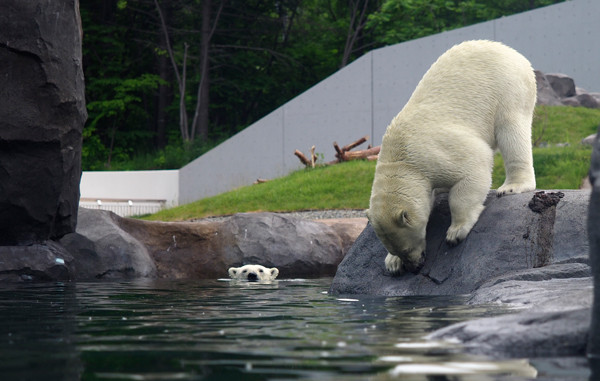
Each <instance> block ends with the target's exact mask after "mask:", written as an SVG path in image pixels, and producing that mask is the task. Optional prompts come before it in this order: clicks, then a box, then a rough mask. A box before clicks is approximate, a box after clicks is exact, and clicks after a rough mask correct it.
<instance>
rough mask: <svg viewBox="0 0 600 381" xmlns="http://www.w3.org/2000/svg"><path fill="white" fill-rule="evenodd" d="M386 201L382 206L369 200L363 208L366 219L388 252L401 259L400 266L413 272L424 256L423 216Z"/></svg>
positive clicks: (421, 262) (424, 229) (424, 225)
mask: <svg viewBox="0 0 600 381" xmlns="http://www.w3.org/2000/svg"><path fill="white" fill-rule="evenodd" d="M386 204H387V203H386ZM387 205H388V207H384V206H383V205H378V204H377V203H376V202H375V203H374V202H373V200H371V208H370V209H369V210H368V211H367V217H368V218H369V222H370V223H371V225H372V226H373V230H374V231H375V234H376V235H377V238H379V240H380V241H381V243H382V244H383V246H384V247H385V248H386V249H387V250H388V252H389V253H390V254H391V255H395V256H397V257H399V258H400V259H401V260H402V263H403V265H404V269H406V270H407V271H410V272H414V273H416V272H418V271H419V270H420V269H421V267H422V266H423V262H424V258H425V256H424V252H425V234H426V228H427V220H425V221H423V219H422V218H419V216H418V215H417V214H416V213H415V214H412V213H410V212H408V211H406V210H398V209H395V208H393V207H390V206H389V205H392V204H387ZM388 270H390V269H388ZM400 272H401V270H400ZM396 273H399V272H396Z"/></svg>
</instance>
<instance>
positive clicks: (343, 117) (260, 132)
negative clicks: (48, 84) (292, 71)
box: [81, 0, 600, 207]
mask: <svg viewBox="0 0 600 381" xmlns="http://www.w3.org/2000/svg"><path fill="white" fill-rule="evenodd" d="M598 15H600V1H598V0H572V1H567V2H563V3H559V4H555V5H552V6H548V7H544V8H539V9H535V10H533V11H529V12H524V13H521V14H517V15H513V16H509V17H502V18H500V19H496V20H492V21H488V22H484V23H481V24H476V25H472V26H468V27H465V28H461V29H456V30H452V31H449V32H444V33H440V34H437V35H433V36H429V37H424V38H420V39H418V40H413V41H408V42H405V43H401V44H397V45H392V46H388V47H385V48H381V49H377V50H374V51H372V52H369V53H367V54H365V55H364V56H362V57H361V58H359V59H358V60H356V61H354V62H353V63H351V64H350V65H348V66H346V67H345V68H343V69H342V70H340V71H338V72H337V73H335V74H333V75H332V76H330V77H329V78H327V79H325V80H323V81H322V82H320V83H318V84H317V85H315V86H314V87H312V88H311V89H309V90H307V91H306V92H304V93H303V94H300V95H299V96H297V97H296V98H294V99H292V100H291V101H289V102H288V103H286V104H285V105H283V106H281V107H279V108H278V109H276V110H274V111H273V112H271V113H270V114H268V115H266V116H265V117H264V118H262V119H260V120H259V121H257V122H256V123H254V124H252V125H251V126H249V127H247V128H246V129H244V130H243V131H241V132H240V133H238V134H237V135H235V136H233V137H232V138H230V139H228V140H227V141H225V142H223V143H222V144H221V145H219V146H218V147H216V148H214V149H213V150H211V151H209V152H207V153H206V154H204V155H202V156H200V157H199V158H197V159H196V160H194V161H193V162H191V163H189V164H188V165H186V166H185V167H183V168H181V169H180V170H179V171H156V172H154V173H156V175H151V174H147V175H148V177H144V176H141V177H144V179H145V180H144V181H143V182H141V181H138V180H133V179H134V178H136V179H137V175H134V173H135V172H125V173H126V175H125V177H131V179H132V181H124V180H123V176H122V175H120V174H119V173H118V172H103V173H106V174H107V175H105V177H103V180H101V181H98V182H95V185H94V186H93V188H94V192H93V195H92V194H91V193H89V192H88V190H89V189H90V186H88V182H89V181H92V178H93V177H96V176H100V175H96V174H94V175H93V176H92V175H89V174H90V172H84V174H83V178H82V191H81V195H82V197H84V198H90V199H102V198H103V197H104V198H114V199H121V200H129V199H146V200H153V199H154V200H166V201H165V206H166V207H170V206H173V205H178V204H179V203H182V204H183V203H188V202H192V201H195V200H198V199H201V198H204V197H209V196H213V195H216V194H219V193H222V192H225V191H229V190H231V189H233V188H236V187H240V186H243V185H249V184H252V183H253V182H254V181H255V180H256V179H257V178H267V179H268V178H273V177H278V176H282V175H285V174H287V173H289V172H290V171H292V170H295V169H298V168H300V167H301V165H300V164H299V161H298V160H297V158H296V157H295V156H294V155H293V153H294V150H295V149H300V150H301V151H307V150H308V149H309V148H310V147H311V146H312V145H313V144H316V146H317V147H316V148H317V149H316V151H317V152H318V153H323V154H324V156H325V161H328V160H331V159H332V158H333V155H334V151H333V148H332V146H331V144H332V143H333V142H334V141H337V142H339V143H341V144H346V143H350V142H352V141H354V140H356V139H358V138H360V137H362V136H364V135H369V136H371V137H372V141H371V143H372V144H373V145H378V144H380V143H381V138H382V136H383V133H384V132H385V128H386V127H387V124H388V123H389V121H390V120H391V119H392V118H393V117H394V115H396V113H398V111H400V109H401V108H402V106H403V105H404V104H405V103H406V101H407V100H408V98H409V97H410V95H411V93H412V91H413V90H414V88H415V86H416V85H417V83H418V81H419V80H420V78H421V77H422V76H423V74H424V73H425V71H427V69H428V68H429V66H430V65H431V64H432V63H433V62H434V61H435V59H436V58H437V57H438V56H439V55H441V54H442V53H443V52H444V51H446V50H447V49H448V48H450V47H451V46H452V45H454V44H456V43H459V42H461V41H465V40H471V39H490V40H496V41H502V42H504V43H506V44H507V45H509V46H512V47H513V48H515V49H516V50H518V51H519V52H521V53H522V54H523V55H524V56H526V57H527V58H528V59H529V60H530V61H531V63H532V65H533V67H534V68H536V69H539V70H541V71H543V72H545V73H564V74H567V75H569V76H571V77H573V78H574V79H575V81H576V84H577V86H579V87H582V88H585V89H586V90H588V91H600V49H598V41H597V39H598V36H600V22H598ZM145 172H147V171H145ZM164 172H174V173H172V174H169V175H168V176H167V177H168V178H169V180H165V175H164ZM91 173H93V172H91ZM103 176H104V175H103ZM113 176H114V178H115V180H113V179H112V177H113ZM175 178H176V179H177V180H176V182H175V183H176V184H177V185H176V186H175V185H174V184H175V183H174V181H175V180H174V179H175ZM165 181H167V182H169V183H170V184H169V186H170V187H172V188H169V189H168V190H167V189H163V188H162V187H161V186H159V184H162V185H164V183H165ZM113 186H114V187H118V188H119V192H118V194H119V196H114V195H113V193H114V192H113V189H112V188H113ZM154 187H157V189H158V188H160V189H161V192H158V193H157V194H159V193H160V194H161V196H156V195H155V196H148V195H147V190H148V189H147V188H154Z"/></svg>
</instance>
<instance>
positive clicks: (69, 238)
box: [60, 208, 156, 280]
mask: <svg viewBox="0 0 600 381" xmlns="http://www.w3.org/2000/svg"><path fill="white" fill-rule="evenodd" d="M119 219H120V217H118V216H117V215H116V214H114V213H111V212H106V211H93V210H88V209H84V208H81V209H80V211H79V223H78V225H77V232H76V233H70V234H67V235H65V236H64V237H63V238H62V239H61V240H60V243H61V244H62V245H63V246H64V247H65V248H66V250H67V251H69V252H70V253H71V254H72V256H73V262H72V264H71V279H74V280H86V279H123V278H139V277H155V276H156V266H155V264H154V262H153V260H152V258H151V257H150V254H149V253H148V250H147V249H146V247H145V246H144V245H142V244H141V243H140V242H139V241H138V240H136V239H135V238H134V237H132V236H131V235H130V234H129V233H127V232H126V231H124V230H123V229H121V228H120V226H119V225H118V222H119Z"/></svg>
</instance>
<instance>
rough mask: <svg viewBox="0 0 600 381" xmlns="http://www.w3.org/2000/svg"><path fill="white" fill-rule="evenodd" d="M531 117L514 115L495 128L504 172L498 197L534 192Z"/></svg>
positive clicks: (528, 115) (527, 114) (525, 114)
mask: <svg viewBox="0 0 600 381" xmlns="http://www.w3.org/2000/svg"><path fill="white" fill-rule="evenodd" d="M531 115H532V114H529V113H524V114H521V115H516V116H515V117H514V118H511V119H507V120H506V122H505V123H506V124H505V125H501V126H498V127H496V142H497V144H498V148H499V149H500V153H501V154H502V159H504V168H505V170H506V179H505V180H504V184H502V186H501V187H499V188H498V191H497V194H498V196H502V195H505V194H514V193H523V192H528V191H532V190H535V172H534V170H533V156H532V154H531V119H532V116H531Z"/></svg>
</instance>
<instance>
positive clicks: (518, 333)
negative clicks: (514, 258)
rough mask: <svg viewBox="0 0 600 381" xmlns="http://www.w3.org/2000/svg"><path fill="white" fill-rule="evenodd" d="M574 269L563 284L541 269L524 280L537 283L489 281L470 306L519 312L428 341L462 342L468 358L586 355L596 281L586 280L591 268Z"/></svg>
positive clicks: (437, 333) (442, 331)
mask: <svg viewBox="0 0 600 381" xmlns="http://www.w3.org/2000/svg"><path fill="white" fill-rule="evenodd" d="M550 267H553V266H548V268H550ZM554 267H555V270H559V267H556V266H554ZM570 267H571V268H573V269H574V270H575V271H574V272H570V273H569V272H567V273H562V274H560V276H561V277H565V278H563V279H554V278H553V276H555V275H556V274H552V273H551V272H552V271H549V270H548V268H539V269H532V270H530V271H528V276H526V277H525V278H529V279H533V280H527V281H525V280H514V279H513V280H511V279H509V278H507V279H496V280H494V281H491V282H489V283H488V284H487V285H484V286H483V287H481V288H480V289H479V290H477V291H476V292H475V293H474V294H473V296H472V297H471V298H470V300H469V302H468V303H470V304H485V303H504V304H508V305H512V306H514V307H516V308H517V310H516V311H519V312H517V313H514V314H509V315H503V316H496V317H492V318H484V319H477V320H471V321H466V322H462V323H458V324H453V325H451V326H449V327H446V328H442V329H440V330H437V331H435V332H433V333H432V334H430V335H428V338H429V339H431V340H459V341H460V342H462V344H463V345H464V347H465V349H466V350H467V351H469V352H472V353H477V354H485V355H492V356H495V357H540V356H545V357H552V356H574V355H583V354H584V353H585V347H586V342H587V335H588V331H589V324H590V306H591V302H592V279H591V278H590V277H589V276H586V275H589V267H588V266H586V265H583V264H571V265H570ZM584 267H587V270H586V269H585V268H584ZM577 268H579V269H577ZM536 273H538V274H537V275H536ZM580 275H584V276H586V277H579V276H580ZM569 276H572V277H573V278H568V277H569ZM516 278H517V277H515V279H516ZM524 309H525V311H523V310H524Z"/></svg>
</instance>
